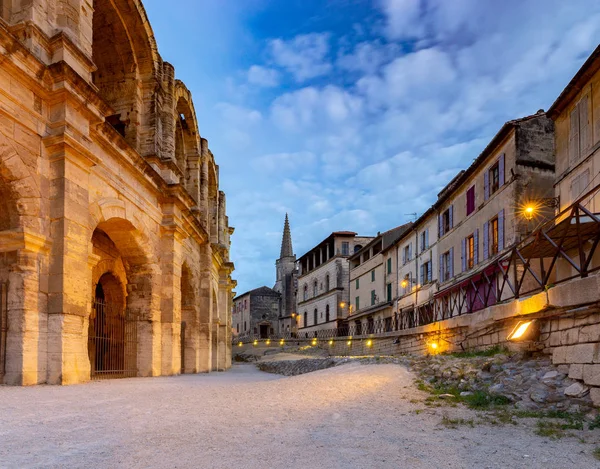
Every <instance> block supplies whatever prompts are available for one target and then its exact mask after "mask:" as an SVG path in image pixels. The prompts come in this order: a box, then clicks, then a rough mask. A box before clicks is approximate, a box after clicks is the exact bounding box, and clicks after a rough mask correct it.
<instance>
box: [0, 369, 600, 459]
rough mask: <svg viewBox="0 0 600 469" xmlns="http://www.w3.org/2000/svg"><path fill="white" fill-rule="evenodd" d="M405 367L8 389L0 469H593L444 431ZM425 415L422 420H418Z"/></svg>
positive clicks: (485, 433)
mask: <svg viewBox="0 0 600 469" xmlns="http://www.w3.org/2000/svg"><path fill="white" fill-rule="evenodd" d="M425 397H426V395H425V393H423V392H421V391H418V390H417V389H416V388H415V386H414V385H413V376H412V375H411V374H410V373H409V372H408V371H406V369H405V368H403V367H401V366H397V365H369V366H367V365H360V364H356V363H355V364H349V365H343V366H339V367H336V368H331V369H327V370H321V371H317V372H314V373H309V374H305V375H301V376H295V377H283V376H279V375H272V374H267V373H263V372H260V371H258V370H257V369H256V368H255V366H254V365H251V364H244V365H236V366H234V367H233V369H232V370H231V371H229V372H227V373H214V374H210V375H186V376H179V377H170V378H151V379H126V380H115V381H105V382H95V383H90V384H86V385H79V386H70V387H53V386H38V387H32V388H16V387H0V409H1V411H0V467H19V468H21V467H69V468H78V467H86V468H87V467H95V468H103V467H107V468H108V467H128V468H146V467H172V468H187V467H199V468H236V469H246V468H249V469H251V468H260V469H265V468H275V467H281V468H300V467H302V468H312V469H314V468H327V469H331V468H369V469H371V468H427V469H430V468H432V467H433V468H508V467H510V468H544V469H548V468H572V467H577V468H592V467H600V461H597V460H596V459H594V458H593V457H592V456H591V453H592V451H593V449H594V447H595V445H591V444H589V443H588V444H583V443H580V442H579V441H578V440H577V439H575V438H571V437H569V438H563V439H561V440H556V441H552V440H549V439H547V438H542V437H539V436H537V435H535V434H534V433H533V431H532V429H531V428H528V427H527V426H525V425H523V424H520V425H519V426H513V425H506V426H492V425H487V424H476V426H475V427H474V428H471V427H469V426H464V425H461V426H458V428H455V429H452V428H447V427H445V426H444V425H441V423H440V422H441V419H442V417H443V416H444V415H448V416H449V417H450V418H465V419H470V418H475V419H476V418H478V417H477V414H475V413H474V412H473V411H470V410H468V409H465V408H463V407H456V408H453V407H438V408H427V407H425V406H424V404H423V402H422V401H423V400H424V398H425ZM415 411H417V412H415Z"/></svg>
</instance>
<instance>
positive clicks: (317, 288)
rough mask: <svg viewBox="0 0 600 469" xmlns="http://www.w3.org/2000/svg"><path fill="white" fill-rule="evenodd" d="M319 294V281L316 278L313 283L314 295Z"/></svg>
mask: <svg viewBox="0 0 600 469" xmlns="http://www.w3.org/2000/svg"><path fill="white" fill-rule="evenodd" d="M318 294H319V285H318V283H317V281H316V280H315V282H314V283H313V297H315V296H317V295H318Z"/></svg>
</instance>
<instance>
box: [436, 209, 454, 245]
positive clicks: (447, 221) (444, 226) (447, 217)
mask: <svg viewBox="0 0 600 469" xmlns="http://www.w3.org/2000/svg"><path fill="white" fill-rule="evenodd" d="M453 211H454V210H453V206H452V205H450V207H448V208H447V209H446V210H444V212H443V213H442V214H441V215H440V218H439V231H440V233H439V234H440V238H441V237H442V236H444V235H445V234H446V233H448V231H450V230H451V229H452V226H453V223H454V221H453Z"/></svg>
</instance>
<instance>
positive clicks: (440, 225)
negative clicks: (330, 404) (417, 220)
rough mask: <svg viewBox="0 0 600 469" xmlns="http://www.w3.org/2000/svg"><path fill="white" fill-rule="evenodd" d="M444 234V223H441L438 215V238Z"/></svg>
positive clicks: (440, 216)
mask: <svg viewBox="0 0 600 469" xmlns="http://www.w3.org/2000/svg"><path fill="white" fill-rule="evenodd" d="M442 236H444V225H443V224H442V215H441V214H440V215H438V238H441V237H442Z"/></svg>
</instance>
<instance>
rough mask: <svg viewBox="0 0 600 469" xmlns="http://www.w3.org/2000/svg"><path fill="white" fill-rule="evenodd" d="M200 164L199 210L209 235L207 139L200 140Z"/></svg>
mask: <svg viewBox="0 0 600 469" xmlns="http://www.w3.org/2000/svg"><path fill="white" fill-rule="evenodd" d="M200 145H201V146H200V148H201V160H202V166H201V168H200V210H201V212H202V221H203V223H204V229H205V230H206V232H207V233H208V234H209V235H210V221H209V208H208V159H209V158H210V156H209V153H208V140H206V139H205V138H203V139H201V140H200Z"/></svg>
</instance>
